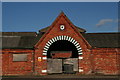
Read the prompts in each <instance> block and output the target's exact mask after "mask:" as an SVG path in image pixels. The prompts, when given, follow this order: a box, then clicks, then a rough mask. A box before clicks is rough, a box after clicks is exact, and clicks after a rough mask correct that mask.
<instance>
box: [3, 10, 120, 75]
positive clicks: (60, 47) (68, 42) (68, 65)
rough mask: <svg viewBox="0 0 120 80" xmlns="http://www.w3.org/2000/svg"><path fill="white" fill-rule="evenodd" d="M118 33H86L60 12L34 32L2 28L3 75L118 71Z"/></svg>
mask: <svg viewBox="0 0 120 80" xmlns="http://www.w3.org/2000/svg"><path fill="white" fill-rule="evenodd" d="M119 35H120V34H119V33H86V31H85V30H84V29H82V28H79V27H77V26H75V25H74V24H73V23H72V22H71V21H70V20H69V19H68V18H67V17H66V15H65V14H64V13H63V12H61V13H60V15H59V16H58V17H57V18H56V20H55V21H54V22H53V23H52V25H50V26H49V27H47V28H44V29H42V30H39V33H36V32H2V37H1V38H2V39H1V40H2V48H1V53H2V75H48V74H58V73H59V74H64V73H65V74H71V73H72V74H79V75H81V74H85V75H88V74H104V75H118V74H120V71H119V70H120V65H119V64H120V58H119V57H120V46H119V45H118V36H119Z"/></svg>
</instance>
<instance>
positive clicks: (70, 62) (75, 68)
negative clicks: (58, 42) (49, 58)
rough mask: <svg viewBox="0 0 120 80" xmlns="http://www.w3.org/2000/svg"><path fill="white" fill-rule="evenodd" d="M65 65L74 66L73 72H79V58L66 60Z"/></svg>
mask: <svg viewBox="0 0 120 80" xmlns="http://www.w3.org/2000/svg"><path fill="white" fill-rule="evenodd" d="M63 64H71V65H73V71H78V58H69V59H65V60H64V62H63Z"/></svg>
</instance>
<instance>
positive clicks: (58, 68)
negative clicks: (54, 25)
mask: <svg viewBox="0 0 120 80" xmlns="http://www.w3.org/2000/svg"><path fill="white" fill-rule="evenodd" d="M43 55H46V56H47V71H48V73H76V72H78V55H82V49H81V46H80V44H79V43H78V42H77V41H76V40H75V39H73V38H71V37H69V36H63V35H62V36H57V37H54V38H52V39H50V40H49V41H48V42H47V43H46V45H45V47H44V50H43ZM79 58H81V57H79Z"/></svg>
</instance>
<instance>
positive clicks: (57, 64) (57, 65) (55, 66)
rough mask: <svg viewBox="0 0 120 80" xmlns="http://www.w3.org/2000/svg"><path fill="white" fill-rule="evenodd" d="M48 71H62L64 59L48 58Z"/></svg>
mask: <svg viewBox="0 0 120 80" xmlns="http://www.w3.org/2000/svg"><path fill="white" fill-rule="evenodd" d="M47 70H48V73H62V59H48V62H47Z"/></svg>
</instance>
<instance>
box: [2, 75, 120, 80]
mask: <svg viewBox="0 0 120 80" xmlns="http://www.w3.org/2000/svg"><path fill="white" fill-rule="evenodd" d="M2 80H120V77H119V76H79V75H47V76H36V77H35V76H19V77H3V78H2Z"/></svg>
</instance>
